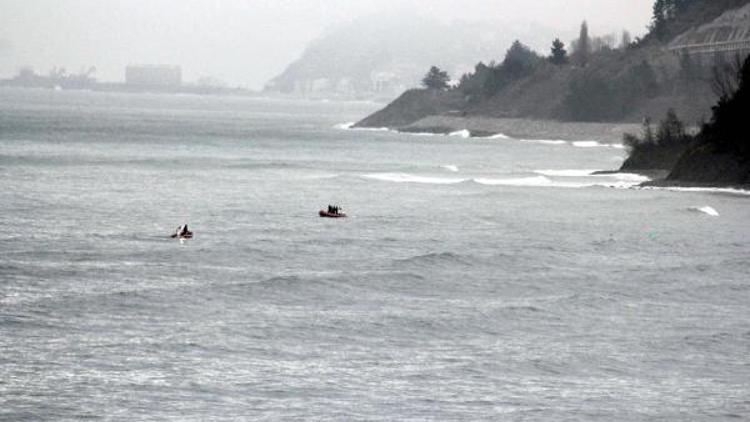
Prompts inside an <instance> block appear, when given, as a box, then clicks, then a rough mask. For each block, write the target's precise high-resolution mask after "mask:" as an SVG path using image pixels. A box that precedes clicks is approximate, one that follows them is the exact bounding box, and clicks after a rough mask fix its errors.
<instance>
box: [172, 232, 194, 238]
mask: <svg viewBox="0 0 750 422" xmlns="http://www.w3.org/2000/svg"><path fill="white" fill-rule="evenodd" d="M169 237H171V238H172V239H192V238H193V232H187V233H185V234H182V235H178V234H176V233H175V234H173V235H171V236H169Z"/></svg>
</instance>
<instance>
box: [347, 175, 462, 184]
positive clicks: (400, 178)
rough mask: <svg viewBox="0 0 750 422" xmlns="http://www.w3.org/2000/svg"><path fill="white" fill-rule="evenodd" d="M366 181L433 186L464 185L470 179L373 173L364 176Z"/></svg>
mask: <svg viewBox="0 0 750 422" xmlns="http://www.w3.org/2000/svg"><path fill="white" fill-rule="evenodd" d="M362 177H364V178H366V179H373V180H380V181H384V182H395V183H425V184H431V185H455V184H457V183H463V182H465V181H467V180H468V179H459V178H449V177H430V176H416V175H413V174H407V173H373V174H366V175H364V176H362Z"/></svg>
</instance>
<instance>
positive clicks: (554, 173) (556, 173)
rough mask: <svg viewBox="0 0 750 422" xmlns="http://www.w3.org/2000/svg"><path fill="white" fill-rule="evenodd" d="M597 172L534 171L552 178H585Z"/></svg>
mask: <svg viewBox="0 0 750 422" xmlns="http://www.w3.org/2000/svg"><path fill="white" fill-rule="evenodd" d="M596 171H599V170H578V169H574V170H535V171H534V173H536V174H541V175H542V176H552V177H586V176H591V173H594V172H596Z"/></svg>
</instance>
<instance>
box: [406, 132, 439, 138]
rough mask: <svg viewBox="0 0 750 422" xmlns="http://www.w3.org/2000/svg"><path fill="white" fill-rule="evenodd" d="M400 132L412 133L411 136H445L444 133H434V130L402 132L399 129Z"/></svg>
mask: <svg viewBox="0 0 750 422" xmlns="http://www.w3.org/2000/svg"><path fill="white" fill-rule="evenodd" d="M398 133H402V134H404V135H411V136H425V137H432V136H444V134H442V133H433V132H408V131H407V132H402V131H398Z"/></svg>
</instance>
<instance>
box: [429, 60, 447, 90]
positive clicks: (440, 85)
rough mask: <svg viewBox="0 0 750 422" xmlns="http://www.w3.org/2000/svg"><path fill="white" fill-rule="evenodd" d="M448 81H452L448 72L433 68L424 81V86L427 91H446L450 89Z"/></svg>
mask: <svg viewBox="0 0 750 422" xmlns="http://www.w3.org/2000/svg"><path fill="white" fill-rule="evenodd" d="M448 81H450V77H449V76H448V72H446V71H443V70H440V68H439V67H437V66H432V67H431V68H430V70H429V72H427V74H426V75H425V77H424V78H423V79H422V85H424V87H425V88H427V89H438V90H445V89H448Z"/></svg>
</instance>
